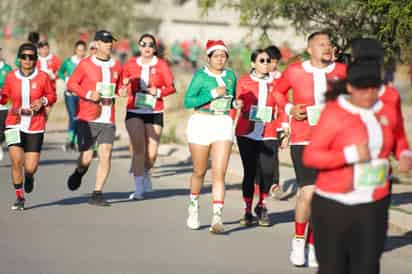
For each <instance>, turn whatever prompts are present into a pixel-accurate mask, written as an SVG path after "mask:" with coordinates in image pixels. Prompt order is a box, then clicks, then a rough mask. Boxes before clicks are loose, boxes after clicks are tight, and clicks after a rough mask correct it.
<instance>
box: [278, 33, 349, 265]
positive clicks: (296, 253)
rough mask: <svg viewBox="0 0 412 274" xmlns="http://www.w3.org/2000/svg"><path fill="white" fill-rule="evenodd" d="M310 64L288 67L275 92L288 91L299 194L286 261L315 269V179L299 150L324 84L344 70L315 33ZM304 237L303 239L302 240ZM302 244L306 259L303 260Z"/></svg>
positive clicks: (327, 39) (328, 45) (317, 110)
mask: <svg viewBox="0 0 412 274" xmlns="http://www.w3.org/2000/svg"><path fill="white" fill-rule="evenodd" d="M307 51H308V53H309V56H310V60H308V61H304V62H299V63H295V64H291V65H290V66H289V67H288V68H287V69H286V70H285V71H284V72H283V74H282V77H281V79H280V80H279V82H278V83H277V85H276V90H277V91H278V92H280V93H282V94H283V95H284V96H285V100H287V99H288V90H289V89H292V100H291V102H290V103H288V104H287V105H286V106H285V112H286V113H287V114H289V115H290V116H291V137H290V142H291V158H292V161H293V165H294V168H295V173H296V179H297V183H298V186H299V192H298V195H297V199H296V208H295V236H294V237H293V240H292V252H291V254H290V261H291V262H292V264H293V265H295V266H303V265H305V263H307V265H308V266H309V267H316V266H317V263H316V257H315V252H314V246H313V233H312V230H311V229H310V227H309V228H308V232H307V233H306V229H307V224H308V221H309V219H310V211H311V206H310V205H311V201H312V196H313V192H314V183H315V179H316V176H317V171H316V170H315V169H312V168H309V167H307V166H305V165H304V164H303V162H302V153H303V149H304V148H305V146H306V145H308V144H309V142H310V132H311V127H312V126H313V125H315V124H316V117H317V116H318V115H319V113H320V110H321V108H322V105H323V103H324V93H325V92H326V89H327V80H336V79H339V78H345V74H346V66H345V65H343V64H340V63H333V62H332V61H331V60H332V45H331V42H330V36H329V34H328V33H326V32H315V33H313V34H311V35H310V36H309V38H308V49H307ZM305 233H306V234H307V237H306V239H305ZM306 240H307V243H308V258H307V260H306V258H305V248H306Z"/></svg>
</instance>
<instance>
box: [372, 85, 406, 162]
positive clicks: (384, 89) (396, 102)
mask: <svg viewBox="0 0 412 274" xmlns="http://www.w3.org/2000/svg"><path fill="white" fill-rule="evenodd" d="M379 98H380V100H381V101H382V102H383V103H384V104H389V105H391V106H393V107H394V108H395V109H396V110H397V111H398V117H399V126H398V127H397V135H398V138H396V143H395V149H396V153H397V154H400V155H407V156H409V157H412V151H411V150H410V147H409V143H408V139H407V137H406V133H405V126H404V119H403V114H402V109H401V97H400V96H399V92H398V91H397V90H396V89H395V88H394V87H391V86H386V85H383V86H381V88H380V89H379Z"/></svg>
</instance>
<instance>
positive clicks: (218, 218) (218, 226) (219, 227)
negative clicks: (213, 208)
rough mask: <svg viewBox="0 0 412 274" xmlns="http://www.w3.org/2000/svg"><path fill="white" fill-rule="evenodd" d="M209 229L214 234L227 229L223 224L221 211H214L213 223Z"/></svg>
mask: <svg viewBox="0 0 412 274" xmlns="http://www.w3.org/2000/svg"><path fill="white" fill-rule="evenodd" d="M209 231H210V232H211V233H214V234H221V233H223V232H224V231H225V228H224V226H223V221H222V213H221V212H215V213H213V217H212V224H211V226H210V228H209Z"/></svg>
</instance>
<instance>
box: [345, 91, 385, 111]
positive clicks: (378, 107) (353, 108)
mask: <svg viewBox="0 0 412 274" xmlns="http://www.w3.org/2000/svg"><path fill="white" fill-rule="evenodd" d="M348 98H349V95H339V96H338V104H339V106H341V107H342V108H343V109H345V110H346V111H349V112H350V113H353V114H361V113H367V112H371V113H376V112H378V111H380V110H381V109H382V107H383V103H382V101H380V100H378V101H377V102H376V103H375V104H374V105H373V106H371V107H370V108H362V107H358V106H355V105H354V104H352V103H351V102H349V100H348Z"/></svg>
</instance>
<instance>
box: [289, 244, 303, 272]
mask: <svg viewBox="0 0 412 274" xmlns="http://www.w3.org/2000/svg"><path fill="white" fill-rule="evenodd" d="M305 244H306V241H305V239H303V238H293V240H292V252H291V253H290V257H289V259H290V262H291V263H292V264H293V265H294V266H303V265H305Z"/></svg>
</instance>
